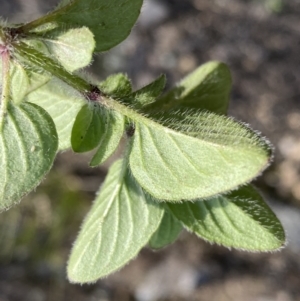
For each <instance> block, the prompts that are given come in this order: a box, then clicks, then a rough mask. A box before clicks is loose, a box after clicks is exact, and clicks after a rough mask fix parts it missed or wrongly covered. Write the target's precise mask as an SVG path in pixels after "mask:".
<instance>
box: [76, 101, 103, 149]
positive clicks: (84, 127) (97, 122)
mask: <svg viewBox="0 0 300 301" xmlns="http://www.w3.org/2000/svg"><path fill="white" fill-rule="evenodd" d="M104 114H105V113H104V112H103V108H101V107H100V106H99V105H98V104H97V103H95V104H86V105H84V106H83V107H82V108H81V110H80V111H79V113H78V115H77V117H76V119H75V122H74V125H73V129H72V135H71V144H72V149H73V151H74V152H77V153H83V152H88V151H90V150H92V149H94V148H95V147H96V146H98V145H99V142H100V140H101V137H102V136H103V135H104V133H105V129H106V126H105V123H104V118H105V115H104Z"/></svg>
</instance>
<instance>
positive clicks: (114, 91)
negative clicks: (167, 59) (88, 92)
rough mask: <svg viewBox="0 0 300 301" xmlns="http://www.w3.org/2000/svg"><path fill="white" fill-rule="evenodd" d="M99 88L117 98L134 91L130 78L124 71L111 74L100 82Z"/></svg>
mask: <svg viewBox="0 0 300 301" xmlns="http://www.w3.org/2000/svg"><path fill="white" fill-rule="evenodd" d="M99 89H100V90H101V91H102V92H104V93H105V94H107V95H109V96H111V97H117V98H121V97H123V96H125V95H128V94H130V93H131V92H132V87H131V82H130V79H129V78H128V76H127V75H126V74H123V73H118V74H113V75H111V76H109V77H108V78H107V79H106V80H105V81H103V82H101V83H100V84H99Z"/></svg>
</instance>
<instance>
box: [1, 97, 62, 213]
mask: <svg viewBox="0 0 300 301" xmlns="http://www.w3.org/2000/svg"><path fill="white" fill-rule="evenodd" d="M57 146H58V138H57V133H56V129H55V125H54V123H53V121H52V119H51V118H50V116H49V115H48V114H47V113H46V112H45V111H44V110H43V109H42V108H40V107H38V106H36V105H34V104H30V103H23V104H21V105H20V106H18V107H15V106H14V105H13V104H12V103H10V104H9V107H8V112H7V114H6V116H5V119H4V124H3V129H2V134H1V136H0V162H1V177H0V210H3V209H7V208H9V207H10V206H12V205H13V204H15V203H17V202H19V201H20V199H21V198H22V197H23V196H24V195H26V194H28V193H29V192H30V191H31V190H33V189H34V188H35V187H36V186H37V185H38V184H39V183H40V182H41V180H42V179H43V177H44V176H45V174H46V173H47V172H48V171H49V170H50V168H51V166H52V164H53V160H54V158H55V156H56V151H57Z"/></svg>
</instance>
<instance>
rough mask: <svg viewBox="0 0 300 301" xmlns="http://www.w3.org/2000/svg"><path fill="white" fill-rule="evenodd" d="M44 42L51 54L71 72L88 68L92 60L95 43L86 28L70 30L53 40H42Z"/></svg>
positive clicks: (54, 37)
mask: <svg viewBox="0 0 300 301" xmlns="http://www.w3.org/2000/svg"><path fill="white" fill-rule="evenodd" d="M42 41H43V42H44V43H45V44H46V45H47V47H48V49H49V52H50V54H52V55H54V57H55V58H56V59H57V60H58V61H59V62H60V63H61V64H62V66H64V68H66V69H67V70H68V71H70V72H73V71H75V70H78V69H80V68H83V67H86V66H87V65H88V64H90V62H91V60H92V56H93V51H94V48H95V41H94V36H93V34H92V33H91V31H90V30H89V29H88V28H86V27H82V28H75V29H70V30H68V31H67V32H64V33H62V34H59V35H57V36H53V37H52V38H50V37H49V38H42Z"/></svg>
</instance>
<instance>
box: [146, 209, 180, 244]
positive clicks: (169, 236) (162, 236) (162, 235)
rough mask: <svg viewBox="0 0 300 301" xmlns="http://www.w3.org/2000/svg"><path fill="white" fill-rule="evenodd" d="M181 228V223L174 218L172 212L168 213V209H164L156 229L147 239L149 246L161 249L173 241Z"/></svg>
mask: <svg viewBox="0 0 300 301" xmlns="http://www.w3.org/2000/svg"><path fill="white" fill-rule="evenodd" d="M181 230H182V225H181V223H180V222H178V221H177V220H176V218H174V216H173V214H172V213H170V212H169V210H165V213H164V216H163V218H162V221H161V223H160V225H159V227H158V229H157V230H156V232H155V233H154V234H153V235H152V237H151V239H150V241H149V246H150V248H152V249H161V248H164V247H166V246H167V245H169V244H171V243H173V242H174V241H175V240H176V239H177V237H178V235H179V234H180V232H181Z"/></svg>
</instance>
